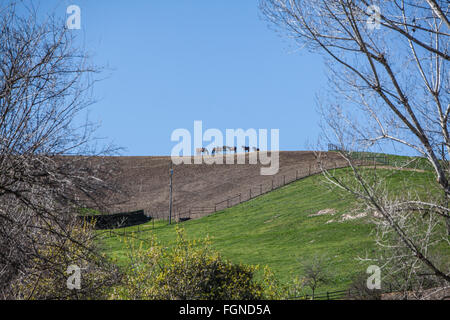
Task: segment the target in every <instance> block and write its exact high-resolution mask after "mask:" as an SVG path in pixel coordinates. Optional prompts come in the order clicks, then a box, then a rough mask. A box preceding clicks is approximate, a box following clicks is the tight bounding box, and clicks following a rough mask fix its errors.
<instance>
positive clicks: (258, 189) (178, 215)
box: [150, 160, 348, 222]
mask: <svg viewBox="0 0 450 320" xmlns="http://www.w3.org/2000/svg"><path fill="white" fill-rule="evenodd" d="M347 166H348V164H347V163H346V162H345V161H344V160H342V161H340V160H336V161H326V162H324V163H322V165H321V166H319V165H318V164H316V163H314V164H313V163H310V164H309V165H308V166H307V167H303V168H300V169H295V170H291V171H289V172H287V173H284V174H280V175H278V176H275V177H274V178H272V179H271V180H270V181H265V182H264V183H260V184H258V185H255V186H253V187H250V188H249V189H247V191H245V192H241V193H238V194H235V195H232V196H229V197H227V198H225V199H224V200H221V201H219V202H216V203H214V204H213V205H210V206H202V207H184V208H174V210H173V212H172V219H174V220H175V221H177V222H183V221H187V220H191V219H196V218H200V217H203V216H205V215H209V214H212V213H216V212H219V211H223V210H225V209H228V208H231V207H233V206H236V205H238V204H241V203H244V202H248V201H250V200H252V199H254V198H256V197H259V196H262V195H264V194H266V193H269V192H271V191H274V190H277V189H280V188H282V187H284V186H286V185H289V184H291V183H293V182H296V181H298V180H302V179H304V178H307V177H310V176H313V175H317V174H320V173H322V172H323V170H332V169H341V168H345V167H347ZM150 215H151V214H150ZM168 218H169V217H168V216H167V214H165V216H164V217H163V219H164V220H168Z"/></svg>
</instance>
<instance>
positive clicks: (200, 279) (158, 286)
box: [110, 227, 283, 300]
mask: <svg viewBox="0 0 450 320" xmlns="http://www.w3.org/2000/svg"><path fill="white" fill-rule="evenodd" d="M176 232H177V240H176V243H175V246H174V247H173V248H171V249H167V248H163V247H162V246H160V245H159V244H158V243H157V242H156V240H155V239H153V240H151V242H150V243H149V245H148V248H146V249H143V247H142V242H138V241H136V240H131V241H127V246H128V252H129V259H130V261H131V264H130V265H129V266H128V267H127V268H126V271H125V275H124V277H123V281H122V284H121V285H120V286H117V287H115V288H114V289H113V292H112V294H111V297H110V298H112V299H158V300H178V299H179V300H185V299H187V300H191V299H192V300H258V299H276V298H280V297H281V295H282V294H283V290H281V289H280V287H279V285H278V283H277V281H276V280H275V277H274V275H273V273H272V272H271V271H270V269H268V268H266V269H265V272H264V274H265V275H264V278H263V279H262V280H261V281H258V280H256V279H255V272H256V271H257V270H258V267H257V266H248V265H243V264H233V263H231V262H229V261H227V260H224V259H223V258H222V257H221V256H220V254H219V253H217V252H216V251H214V250H212V249H211V241H210V239H209V238H206V239H204V240H201V241H195V240H192V241H189V240H187V239H186V236H185V232H184V230H183V229H180V228H178V227H177V229H176Z"/></svg>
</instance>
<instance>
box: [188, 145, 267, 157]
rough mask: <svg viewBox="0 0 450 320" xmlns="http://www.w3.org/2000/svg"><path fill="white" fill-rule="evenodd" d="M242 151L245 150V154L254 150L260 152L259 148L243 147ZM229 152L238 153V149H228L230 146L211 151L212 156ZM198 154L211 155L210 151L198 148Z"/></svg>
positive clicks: (215, 148)
mask: <svg viewBox="0 0 450 320" xmlns="http://www.w3.org/2000/svg"><path fill="white" fill-rule="evenodd" d="M242 149H243V150H244V152H250V150H253V151H254V152H259V148H256V147H248V146H242ZM227 151H230V152H234V153H237V147H228V146H223V147H214V148H213V149H212V151H211V155H215V154H216V153H226V152H227ZM196 152H197V155H201V154H203V153H206V154H207V155H209V151H208V149H207V148H198V149H197V150H196Z"/></svg>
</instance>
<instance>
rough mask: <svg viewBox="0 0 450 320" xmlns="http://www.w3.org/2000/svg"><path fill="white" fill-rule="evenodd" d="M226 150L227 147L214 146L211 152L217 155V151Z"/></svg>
mask: <svg viewBox="0 0 450 320" xmlns="http://www.w3.org/2000/svg"><path fill="white" fill-rule="evenodd" d="M224 150H226V149H224V147H214V149H213V150H212V152H211V154H212V155H215V154H216V153H217V152H223V151H224Z"/></svg>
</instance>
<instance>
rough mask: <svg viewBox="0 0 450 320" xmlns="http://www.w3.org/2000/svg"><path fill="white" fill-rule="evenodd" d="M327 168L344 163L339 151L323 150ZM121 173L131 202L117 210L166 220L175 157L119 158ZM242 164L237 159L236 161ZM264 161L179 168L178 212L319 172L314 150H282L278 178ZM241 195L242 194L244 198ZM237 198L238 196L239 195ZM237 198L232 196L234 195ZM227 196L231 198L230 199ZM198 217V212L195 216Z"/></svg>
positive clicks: (201, 211) (219, 205)
mask: <svg viewBox="0 0 450 320" xmlns="http://www.w3.org/2000/svg"><path fill="white" fill-rule="evenodd" d="M322 157H324V158H325V159H327V160H326V161H327V167H334V166H343V161H342V159H339V156H338V155H337V153H322ZM113 159H114V160H115V161H117V163H118V165H119V167H120V169H121V174H120V176H119V177H118V183H119V184H120V185H121V187H122V188H123V189H125V190H126V191H127V194H128V201H127V202H126V203H124V204H121V205H116V206H115V207H114V208H112V209H111V211H112V212H123V211H134V210H142V209H143V210H145V213H146V214H147V215H150V216H153V217H158V218H163V217H167V216H168V211H169V166H170V162H171V161H170V157H114V158H113ZM235 163H236V161H235ZM260 168H261V165H260V164H257V165H250V164H248V155H247V159H246V164H233V165H227V164H222V165H216V164H214V165H208V164H200V165H198V164H192V165H187V164H182V165H178V166H174V176H173V205H174V212H176V213H177V212H180V211H183V212H185V211H188V210H189V209H191V214H192V215H194V217H195V215H197V216H202V215H205V214H208V213H210V212H213V211H214V210H221V209H224V208H226V207H227V206H232V205H235V204H237V203H239V202H242V201H246V200H248V199H249V198H250V197H255V196H257V195H259V194H261V192H262V193H265V192H268V191H270V190H271V189H272V184H273V187H274V188H276V187H279V186H281V185H283V184H285V183H289V182H291V181H294V180H296V179H297V178H301V177H305V176H308V175H309V174H310V173H311V174H314V173H317V172H318V166H317V161H316V158H315V155H314V153H313V152H311V151H286V152H280V170H279V172H278V173H277V174H276V175H274V176H262V175H260ZM239 194H240V196H239ZM233 197H234V198H233ZM230 198H231V199H230ZM227 199H230V200H229V201H227ZM191 217H192V216H191Z"/></svg>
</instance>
